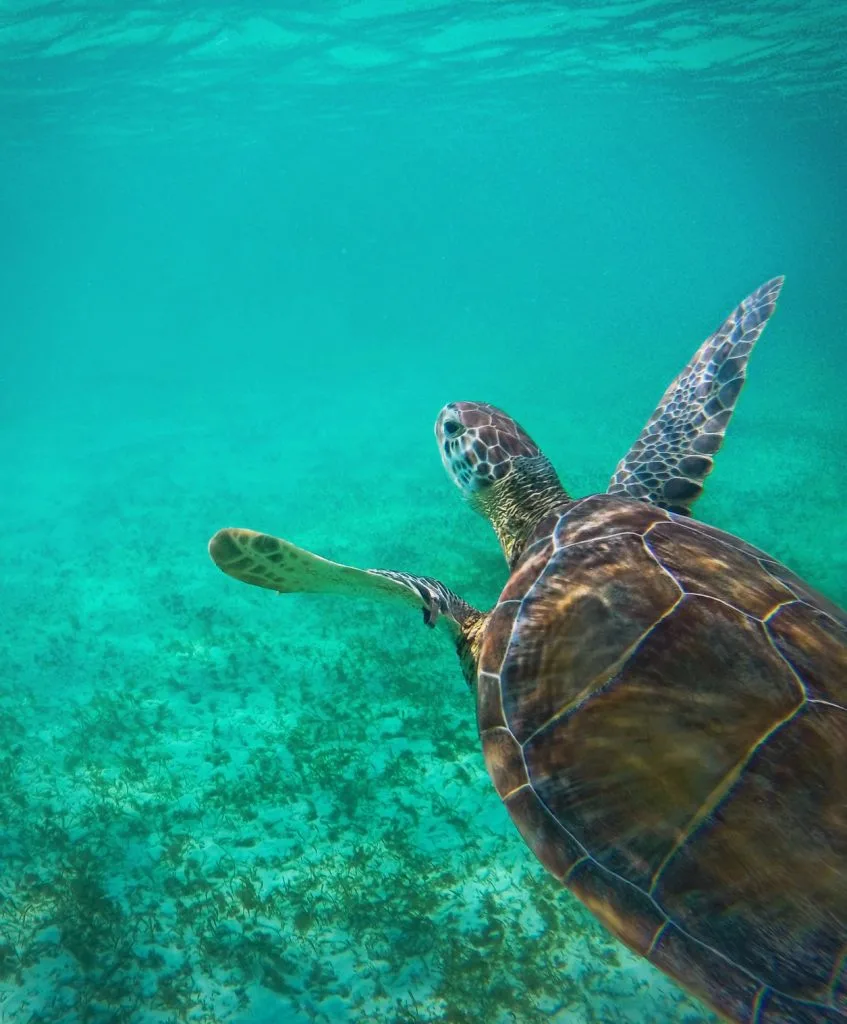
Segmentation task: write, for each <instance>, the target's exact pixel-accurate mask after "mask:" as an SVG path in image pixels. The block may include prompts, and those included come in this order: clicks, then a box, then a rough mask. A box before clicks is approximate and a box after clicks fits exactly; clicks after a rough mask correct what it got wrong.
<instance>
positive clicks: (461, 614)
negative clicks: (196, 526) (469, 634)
mask: <svg viewBox="0 0 847 1024" xmlns="http://www.w3.org/2000/svg"><path fill="white" fill-rule="evenodd" d="M209 554H210V555H211V557H212V561H213V562H214V563H215V565H217V567H218V568H219V569H220V570H221V571H222V572H225V573H226V574H227V575H228V576H233V577H234V578H235V579H237V580H241V581H242V582H243V583H252V584H253V586H256V587H265V588H267V589H268V590H276V591H277V592H278V593H280V594H296V593H312V594H346V595H348V596H350V597H371V598H377V599H388V600H395V601H397V600H399V601H402V602H404V603H406V604H412V605H417V606H418V607H419V608H422V609H423V614H424V622H426V624H427V625H429V626H435V624H436V622H437V621H438V620H439V618H440V617H441V616H443V617H444V621H446V622H447V623H448V624H451V623H452V625H453V626H454V628H455V629H458V630H459V631H461V630H462V627H463V624H464V623H465V621H466V620H467V619H468V618H469V617H472V616H473V615H479V614H480V613H479V612H477V611H476V609H474V608H472V607H471V606H470V605H469V604H467V602H465V601H463V600H462V599H461V598H460V597H458V596H457V595H456V594H454V593H453V591H452V590H450V589H449V588H448V587H446V586H445V585H444V584H443V583H441V582H440V581H439V580H434V579H432V578H431V577H429V576H414V575H412V574H411V573H406V572H394V571H391V570H388V569H356V568H354V567H353V566H351V565H341V564H340V563H339V562H331V561H330V560H329V559H327V558H321V556H320V555H315V554H313V553H312V552H311V551H306V550H305V549H304V548H298V547H297V545H296V544H292V543H291V542H290V541H287V540H283V539H282V538H280V537H272V536H270V534H267V533H256V531H255V530H242V529H235V528H232V527H227V528H226V529H223V530H218V532H217V533H216V534H215V535H214V537H212V539H211V540H210V541H209Z"/></svg>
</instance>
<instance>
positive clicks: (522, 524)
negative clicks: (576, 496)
mask: <svg viewBox="0 0 847 1024" xmlns="http://www.w3.org/2000/svg"><path fill="white" fill-rule="evenodd" d="M435 436H436V439H437V441H438V450H439V451H440V452H441V461H442V462H443V463H444V468H445V469H446V470H447V475H448V476H449V477H450V479H451V480H452V481H453V482H454V483H455V484H456V486H457V487H458V488H459V490H460V491H461V492H462V494H463V496H464V497H465V498H467V499H468V502H469V504H470V505H471V507H472V508H473V509H475V510H476V511H477V512H479V513H480V514H481V515H484V516H485V517H486V518H487V519H488V520H489V521H490V522H491V525H492V526H493V527H494V529H495V531H496V533H497V536H498V537H499V539H500V544H501V546H502V547H503V551H504V552H505V554H506V558H507V559H508V560H509V562H510V563H513V562H514V561H516V560H517V558H518V557H519V555H520V552H521V551H522V550H523V547H524V544H525V542H526V540H527V538H528V536H529V533H530V532H531V531H532V528H534V526H535V525H536V524H537V523H538V521H539V520H540V519H541V518H542V516H543V515H544V514H546V513H548V512H550V511H553V508H554V506H556V505H558V504H562V503H563V502H567V501H568V500H569V499H568V496H567V494H566V493H565V491H564V489H563V488H562V485H561V483H560V482H559V478H558V476H557V475H556V471H555V470H554V469H553V467H552V465H551V464H550V461H549V460H548V459H547V457H546V456H545V455H544V453H543V452H542V451H541V449H540V448H539V447H538V445H537V444H536V443H535V442H534V441H533V440H532V438H531V437H530V436H529V434H527V432H526V431H525V430H524V429H523V427H521V426H520V424H519V423H517V421H515V420H513V419H512V417H511V416H507V415H506V413H504V412H503V411H502V410H501V409H497V408H496V407H495V406H493V405H488V404H487V403H486V402H450V403H449V404H447V405H445V406H444V408H443V409H442V410H441V412H440V413H439V414H438V419H437V420H436V421H435Z"/></svg>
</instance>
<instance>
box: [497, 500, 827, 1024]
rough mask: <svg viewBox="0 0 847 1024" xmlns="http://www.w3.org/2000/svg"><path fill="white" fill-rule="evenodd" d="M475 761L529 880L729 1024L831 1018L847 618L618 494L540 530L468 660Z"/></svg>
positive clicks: (735, 550) (767, 563) (767, 562)
mask: <svg viewBox="0 0 847 1024" xmlns="http://www.w3.org/2000/svg"><path fill="white" fill-rule="evenodd" d="M477 717H478V723H479V729H480V735H481V738H482V744H483V751H484V755H485V761H486V767H487V768H488V771H489V773H490V775H491V778H492V780H493V782H494V785H495V787H496V789H497V791H498V793H499V795H500V797H501V799H502V800H503V802H504V803H505V805H506V807H507V809H508V811H509V813H510V815H511V817H512V819H513V820H514V822H515V824H516V825H517V827H518V829H519V830H520V832H521V834H522V835H523V838H524V839H525V840H526V842H527V843H528V844H529V846H530V847H531V848H532V850H533V851H534V852H535V854H536V855H537V856H538V858H539V860H540V861H541V862H542V864H543V865H544V866H545V867H546V868H547V869H548V870H549V871H550V872H551V873H552V874H553V875H554V876H556V878H558V879H559V880H560V881H562V882H563V883H564V884H565V885H567V886H568V887H569V888H570V889H571V890H572V891H573V892H574V893H575V894H576V895H577V896H578V897H579V898H580V899H581V900H582V901H583V902H584V903H585V904H586V906H587V907H588V908H589V909H590V910H591V911H593V912H594V913H595V914H596V916H598V917H599V918H600V920H601V921H602V922H603V923H604V924H605V925H606V926H607V927H608V928H609V929H610V930H611V931H612V932H613V933H614V934H616V935H617V936H618V937H619V938H620V939H621V940H622V941H623V942H625V943H626V944H627V945H628V946H630V947H631V948H632V949H633V950H635V951H636V952H638V953H640V954H642V955H643V956H646V957H647V958H649V960H651V961H652V962H653V963H654V964H656V965H657V966H658V967H660V968H661V969H662V970H664V971H665V972H666V973H668V974H669V975H671V976H672V977H673V978H675V979H676V980H677V981H678V982H680V983H681V984H682V985H684V986H685V987H686V988H688V989H689V990H690V991H692V992H694V993H695V994H697V995H699V996H700V997H701V998H702V999H704V1000H705V1001H706V1002H707V1003H709V1004H710V1005H711V1006H712V1007H713V1008H714V1009H715V1010H716V1011H717V1012H718V1013H720V1014H722V1015H723V1016H724V1017H726V1018H727V1019H729V1020H731V1021H737V1022H745V1024H788V1022H791V1024H823V1022H833V1024H835V1022H839V1024H847V619H845V615H844V613H843V612H841V611H840V610H839V609H838V608H837V607H836V606H834V605H833V604H831V603H830V602H829V601H827V600H826V599H825V598H824V597H822V596H821V595H819V594H816V593H815V592H813V591H812V590H811V589H810V588H809V587H808V586H807V585H806V584H805V583H803V582H802V581H801V580H800V579H799V578H798V577H796V576H794V575H793V574H792V573H791V572H790V571H789V570H787V569H786V568H785V567H784V566H782V565H780V564H779V563H778V562H776V561H775V560H774V559H772V558H770V557H769V556H768V555H766V554H764V553H763V552H761V551H759V550H757V549H756V548H753V547H751V546H750V545H748V544H745V543H744V542H743V541H740V540H738V539H737V538H735V537H732V536H731V535H729V534H726V533H723V532H721V531H720V530H716V529H714V528H711V527H708V526H705V525H703V524H701V523H696V522H693V521H692V520H690V519H687V518H683V517H680V516H677V515H675V514H674V513H671V512H667V511H665V510H663V509H659V508H656V507H654V506H648V505H644V504H642V503H640V502H637V501H634V500H631V499H621V498H616V497H613V496H608V495H595V496H593V497H590V498H586V499H583V500H582V501H577V502H574V503H573V504H571V505H569V506H567V507H566V508H565V509H564V510H563V511H562V512H561V513H559V514H555V515H552V516H550V517H548V518H547V519H546V520H544V521H543V522H542V523H541V524H540V525H539V527H538V529H537V530H536V531H535V533H534V534H533V537H532V539H531V542H530V543H529V545H528V546H527V548H526V550H525V551H524V553H523V555H522V557H521V559H520V561H519V562H518V564H517V566H516V567H515V570H514V572H513V574H512V576H511V578H510V579H509V582H508V583H507V585H506V587H505V589H504V590H503V593H502V594H501V596H500V599H499V601H498V604H497V606H496V607H495V609H494V611H493V613H492V616H491V619H490V620H489V624H488V627H487V630H486V635H485V639H484V641H483V645H482V651H481V657H480V665H479V675H478V685H477Z"/></svg>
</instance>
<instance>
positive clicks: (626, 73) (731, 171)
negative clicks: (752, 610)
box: [0, 0, 847, 1024]
mask: <svg viewBox="0 0 847 1024" xmlns="http://www.w3.org/2000/svg"><path fill="white" fill-rule="evenodd" d="M845 38H847V10H846V9H845V8H844V6H843V5H839V4H833V3H827V4H817V3H810V4H808V5H796V4H788V3H780V2H777V0H773V2H770V3H762V2H758V0H752V2H750V3H747V4H745V5H743V6H739V5H737V4H734V3H728V2H727V3H723V2H716V3H715V4H713V5H711V4H710V5H708V7H707V6H705V5H702V4H686V3H663V2H660V0H631V2H622V3H616V4H611V5H597V6H594V7H592V6H590V5H588V4H585V3H564V4H562V3H556V4H553V3H538V4H525V3H514V4H511V3H502V4H493V3H484V2H467V3H465V2H452V3H449V4H447V3H438V2H417V3H407V4H399V3H398V4H392V3H390V2H388V0H386V2H382V0H360V2H352V3H342V2H336V0H333V2H328V3H327V4H324V5H321V6H320V7H312V8H309V7H307V6H303V7H296V6H293V5H288V4H284V5H281V6H279V7H275V8H274V9H273V10H271V9H262V8H261V7H250V8H249V9H248V8H245V7H243V6H237V5H232V6H229V7H228V6H226V5H225V4H214V5H212V6H207V7H205V8H203V9H202V10H199V9H197V8H194V7H192V6H191V5H188V4H185V3H179V2H173V3H171V2H165V0H158V2H153V3H150V4H149V5H148V6H146V7H138V6H133V5H129V6H127V5H122V6H121V7H120V8H116V7H114V6H113V5H111V6H110V5H103V6H102V7H99V6H97V5H96V4H86V3H77V2H74V3H71V4H67V5H62V6H61V7H59V6H57V5H50V4H47V5H34V4H24V3H20V2H17V0H15V2H6V3H2V4H0V1022H2V1024H47V1022H49V1024H76V1022H84V1024H112V1022H115V1024H118V1022H126V1024H176V1022H205V1024H211V1022H214V1024H218V1022H220V1024H301V1022H302V1024H306V1022H321V1024H335V1022H339V1024H342V1022H350V1024H352V1022H357V1024H360V1022H362V1024H363V1022H382V1021H386V1022H392V1024H407V1022H409V1024H410V1022H433V1024H435V1022H446V1024H453V1022H455V1024H464V1022H469V1024H470V1022H473V1024H477V1022H485V1024H500V1022H504V1024H505V1022H514V1024H536V1022H545V1024H546V1022H551V1024H583V1022H601V1024H607V1022H608V1024H611V1022H625V1024H653V1022H655V1024H664V1022H674V1024H683V1022H685V1024H703V1022H706V1021H710V1022H711V1021H713V1020H714V1019H715V1018H713V1017H712V1016H711V1015H710V1014H709V1013H708V1012H707V1011H706V1010H704V1009H703V1008H702V1007H701V1006H700V1005H699V1004H698V1003H697V1002H696V1001H694V1000H693V999H691V998H689V997H688V996H687V995H686V994H684V993H683V992H681V991H680V990H679V989H678V988H677V987H676V986H674V985H673V984H672V983H671V982H670V981H668V980H667V979H665V978H664V977H663V976H662V975H661V974H659V973H658V972H657V971H656V970H654V969H653V968H652V967H650V966H649V965H647V964H646V963H644V962H643V961H641V960H638V959H637V958H635V957H634V956H632V955H631V954H630V953H629V952H628V951H627V950H626V949H624V948H623V947H622V946H621V945H620V944H618V943H617V942H616V941H615V940H613V939H611V938H610V937H609V935H608V934H607V933H606V932H605V931H604V930H603V929H602V928H601V927H600V926H599V924H597V923H596V922H595V921H594V919H593V918H592V917H591V916H590V914H589V913H588V912H587V911H586V910H585V909H584V908H583V907H582V906H581V905H580V904H579V903H577V902H576V901H575V900H574V899H573V898H572V897H571V896H570V895H569V894H568V893H567V892H566V891H562V890H561V889H560V888H559V887H558V886H557V885H556V884H554V883H553V882H552V880H550V879H549V878H548V877H547V876H546V875H545V874H544V872H543V869H542V868H541V867H540V865H539V864H537V863H536V861H535V859H534V858H533V856H532V854H531V853H530V852H529V850H528V849H527V848H526V847H525V846H524V844H523V843H522V841H521V840H520V837H519V836H518V835H517V833H516V831H515V830H514V828H513V826H512V825H511V823H510V822H509V821H508V818H507V815H506V812H505V810H504V809H503V808H502V806H501V805H500V802H499V800H498V799H497V797H496V794H495V793H494V791H493V788H492V787H491V784H490V782H489V780H488V778H487V776H486V775H485V770H484V766H483V764H482V758H481V755H480V751H479V745H478V740H477V736H476V726H475V723H474V716H473V701H472V697H471V695H470V694H469V693H468V691H467V688H466V687H465V685H464V683H463V681H462V678H461V673H460V671H459V669H458V666H457V664H456V661H455V656H454V654H453V652H451V651H450V650H448V649H447V647H446V645H445V644H444V643H443V638H441V637H439V636H438V635H436V634H435V633H433V632H430V631H428V630H426V629H425V628H424V627H423V626H422V625H421V622H420V618H419V616H418V615H417V614H413V613H406V612H404V610H403V609H399V610H395V609H394V608H393V607H383V606H375V605H372V604H369V603H367V602H359V601H341V600H334V599H333V598H331V597H326V598H322V597H314V596H296V597H294V596H292V597H277V596H275V595H273V594H271V593H268V592H262V591H258V590H253V589H251V588H248V587H244V586H241V585H239V584H236V583H235V582H233V581H232V580H229V579H227V578H225V577H224V576H222V575H221V574H220V573H219V572H218V571H217V570H216V569H215V567H214V566H213V565H212V563H211V562H210V560H209V558H208V555H207V552H206V544H207V541H208V538H209V537H210V536H211V535H212V533H214V532H215V530H217V529H218V528H220V527H222V526H247V527H253V528H255V529H259V530H265V531H267V532H270V533H275V534H279V535H282V536H285V537H288V538H290V539H292V540H293V541H295V542H296V543H298V544H301V545H303V546H305V547H308V548H310V549H312V550H315V551H318V552H320V553H322V554H325V555H327V556H328V557H331V558H335V559H337V560H340V561H343V562H348V563H351V564H355V565H362V566H375V567H387V568H396V569H406V570H408V571H411V572H417V573H423V574H427V575H432V576H436V577H439V578H441V579H443V580H445V582H447V583H448V584H449V585H450V586H451V587H454V588H455V589H456V590H457V591H458V592H460V593H461V594H462V595H463V596H465V597H467V598H468V599H469V600H472V601H473V602H475V603H477V604H479V605H483V606H488V605H490V604H491V603H492V602H493V601H494V600H495V599H496V596H497V594H498V592H499V588H500V587H501V586H502V583H503V582H504V580H505V566H504V563H503V559H502V556H501V554H500V552H499V549H498V547H497V544H496V540H495V538H494V536H493V534H492V533H491V532H490V530H489V528H488V527H487V526H486V524H485V523H484V522H483V521H482V520H480V519H478V518H476V517H474V515H473V514H472V513H471V512H470V511H469V510H468V509H467V508H465V507H463V506H462V503H461V501H460V500H459V498H458V495H457V493H456V491H455V488H453V487H452V485H451V484H450V483H449V481H447V480H446V478H445V477H444V473H443V470H442V468H441V466H440V462H439V457H438V452H437V450H436V447H435V444H434V441H433V437H432V425H433V422H434V419H435V416H436V414H437V412H438V410H439V408H440V407H441V405H443V404H444V403H445V402H447V401H450V400H461V399H481V400H487V401H491V402H494V403H497V404H498V405H501V406H502V407H504V408H505V409H507V410H508V411H509V412H510V413H511V414H513V415H515V416H516V417H517V418H518V419H519V420H520V421H521V422H522V423H523V425H524V426H525V427H526V428H527V430H528V431H529V432H530V433H531V434H532V435H533V436H534V437H535V438H536V439H537V440H538V442H539V443H540V444H541V445H542V447H543V448H544V449H545V451H546V452H547V453H548V454H549V456H550V457H551V459H552V460H553V461H554V462H555V464H556V465H557V467H558V468H559V470H560V472H561V476H562V478H563V481H564V483H565V485H566V486H567V487H568V489H569V490H570V491H571V492H572V493H574V494H587V493H591V492H593V491H602V490H604V489H605V487H606V485H607V483H608V480H609V476H610V475H611V473H612V471H613V469H614V467H615V464H616V462H617V460H618V459H619V458H620V456H621V455H623V453H624V452H625V451H626V450H627V448H628V447H629V445H630V443H631V442H632V441H633V440H634V438H635V437H636V435H637V433H638V432H639V430H640V429H641V426H642V425H643V423H644V421H645V420H646V418H647V416H648V415H649V414H650V412H651V411H652V409H653V407H654V405H655V403H656V401H657V400H658V398H659V396H660V394H661V393H662V391H663V389H664V387H665V385H666V384H667V383H668V381H669V380H670V379H671V377H672V376H673V375H674V374H675V373H676V372H677V371H678V370H679V369H680V368H681V366H682V365H683V364H684V363H685V361H686V360H687V359H688V357H689V356H690V354H691V353H692V352H693V351H694V349H695V348H696V346H697V345H698V344H699V343H700V341H702V339H703V338H704V337H706V336H707V335H708V334H709V333H710V332H711V331H712V330H714V329H715V327H717V325H718V324H719V323H720V322H721V320H722V319H723V318H724V316H725V315H726V314H727V313H728V312H729V311H730V310H731V309H732V307H733V306H734V305H735V304H736V303H737V302H738V301H739V300H740V299H741V298H742V297H743V296H744V295H745V294H747V293H748V292H750V291H751V290H752V289H753V288H755V287H756V286H757V285H758V284H760V283H761V282H762V281H764V280H766V279H767V278H768V277H771V276H773V275H775V274H779V273H784V274H786V276H787V281H786V285H785V288H784V291H783V294H782V296H781V298H780V302H779V307H778V309H777V312H776V314H775V316H774V318H773V322H772V323H771V324H770V325H769V326H768V328H767V330H766V332H765V334H764V335H763V338H762V340H761V342H760V345H759V347H758V349H757V351H756V353H755V355H754V357H753V360H752V363H751V368H750V376H749V382H748V384H747V386H746V388H745V391H744V393H743V394H742V397H741V400H740V403H739V410H738V413H737V415H736V418H735V419H734V420H733V422H732V425H731V427H730V430H729V433H728V438H727V443H726V448H725V450H724V451H723V452H722V453H721V454H720V456H719V459H718V463H717V468H716V470H715V472H714V474H713V476H712V477H711V478H710V480H709V482H708V484H707V489H706V494H705V496H704V498H703V499H702V501H701V502H700V503H699V504H698V506H697V514H698V515H699V516H700V517H701V518H703V519H705V520H706V521H708V522H710V523H713V524H715V525H717V526H720V527H722V528H724V529H728V530H731V531H732V532H735V533H738V534H739V535H741V536H742V537H744V538H745V539H747V540H749V541H751V542H753V543H755V544H758V545H760V546H762V547H764V548H765V549H766V550H768V551H770V552H771V553H773V554H774V555H775V556H776V557H778V558H780V559H781V560H782V561H784V562H786V563H787V564H788V565H789V566H790V567H791V568H793V569H795V570H797V571H799V572H800V573H801V574H803V575H804V576H806V577H807V578H808V579H809V580H810V581H811V582H812V583H813V584H814V585H815V586H817V587H819V588H820V589H822V590H823V591H824V592H826V593H827V594H828V595H829V596H831V597H833V598H834V599H835V600H837V601H839V602H840V603H842V604H844V603H845V602H847V583H845V578H847V577H846V575H845V568H847V555H845V551H847V523H845V516H844V500H845V495H847V486H845V480H844V470H843V466H844V439H845V436H847V431H846V430H845V428H847V406H846V405H845V395H847V372H845V354H847V349H845V340H844V339H845V329H847V291H846V290H845V288H844V281H845V279H847V250H845V245H844V237H845V229H847V217H846V216H845V214H847V191H845V189H844V188H843V180H844V175H843V172H844V167H845V154H847V144H845V134H844V132H845V106H844V104H845V73H844V68H845V66H847V61H846V60H845V44H844V39H845Z"/></svg>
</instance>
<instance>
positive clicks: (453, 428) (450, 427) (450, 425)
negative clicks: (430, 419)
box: [444, 420, 465, 437]
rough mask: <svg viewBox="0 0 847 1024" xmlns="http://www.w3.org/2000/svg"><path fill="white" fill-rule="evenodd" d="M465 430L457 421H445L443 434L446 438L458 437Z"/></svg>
mask: <svg viewBox="0 0 847 1024" xmlns="http://www.w3.org/2000/svg"><path fill="white" fill-rule="evenodd" d="M464 429H465V428H464V427H463V426H462V424H461V423H460V422H459V421H458V420H445V421H444V433H445V434H446V435H447V437H458V436H459V434H461V433H462V431H463V430H464Z"/></svg>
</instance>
